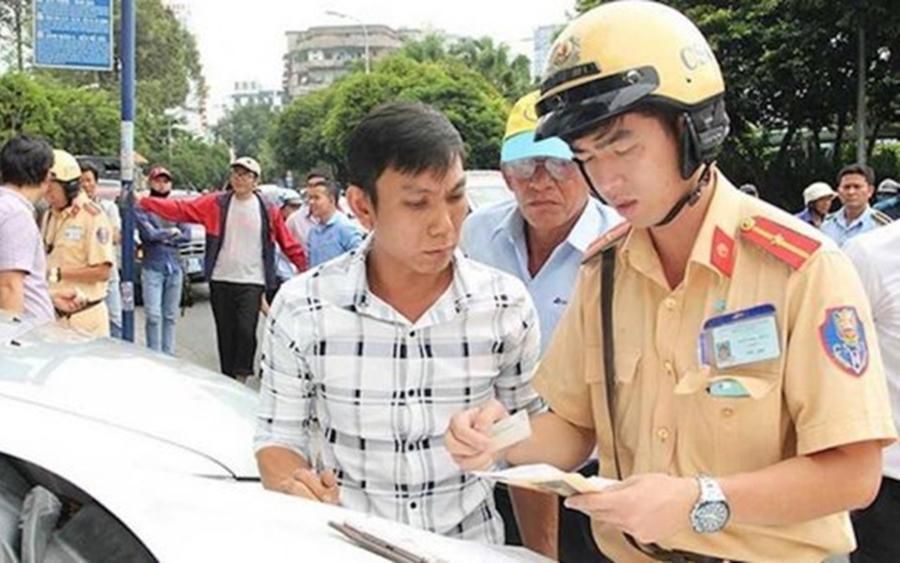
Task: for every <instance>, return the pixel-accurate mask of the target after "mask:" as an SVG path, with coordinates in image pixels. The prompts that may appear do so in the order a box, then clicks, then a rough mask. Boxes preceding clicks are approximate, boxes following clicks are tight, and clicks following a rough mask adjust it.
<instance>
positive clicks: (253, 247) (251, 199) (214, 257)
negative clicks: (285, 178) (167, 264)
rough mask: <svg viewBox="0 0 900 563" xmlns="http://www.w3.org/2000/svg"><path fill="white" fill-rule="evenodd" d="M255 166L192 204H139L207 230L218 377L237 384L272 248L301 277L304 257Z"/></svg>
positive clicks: (249, 363)
mask: <svg viewBox="0 0 900 563" xmlns="http://www.w3.org/2000/svg"><path fill="white" fill-rule="evenodd" d="M259 177H260V166H259V163H258V162H257V161H256V160H254V159H252V158H250V157H246V156H244V157H241V158H238V159H237V160H235V161H234V162H232V163H231V177H230V179H229V184H228V185H229V188H230V189H228V190H227V191H225V192H219V193H212V194H208V195H205V196H202V197H199V198H197V199H193V200H189V201H186V200H177V199H159V198H143V199H141V202H140V205H141V208H142V209H144V210H146V211H151V212H153V213H156V214H157V215H159V216H161V217H162V218H164V219H168V220H170V221H177V222H187V223H200V224H202V225H203V226H204V227H206V262H205V265H204V267H205V271H206V279H207V280H209V290H210V301H211V302H212V309H213V316H214V318H215V321H216V338H217V340H218V346H219V365H220V366H221V369H222V373H224V374H226V375H229V376H231V377H233V378H235V379H237V380H239V381H243V380H245V379H246V378H247V376H249V375H252V374H253V357H254V355H255V354H256V323H257V321H258V319H259V308H260V304H261V302H262V296H263V294H264V292H265V291H266V289H274V288H275V285H276V278H275V243H277V244H278V246H279V247H280V248H281V251H282V252H283V253H284V254H285V256H287V257H288V259H289V260H290V261H291V262H293V263H294V265H295V266H297V269H298V270H299V271H301V272H302V271H303V270H305V269H306V266H307V261H306V253H305V251H304V250H303V247H302V246H300V245H299V244H298V243H297V242H296V241H295V240H294V239H293V237H291V235H290V233H289V232H288V230H287V227H286V226H285V224H284V219H283V218H282V216H281V214H280V213H279V212H278V209H276V208H275V207H274V206H272V205H271V204H270V203H268V202H267V201H266V200H265V199H263V198H262V197H261V196H260V195H259V194H258V193H257V191H256V187H257V184H258V182H259Z"/></svg>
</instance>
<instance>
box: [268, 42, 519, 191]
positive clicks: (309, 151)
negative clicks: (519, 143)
mask: <svg viewBox="0 0 900 563" xmlns="http://www.w3.org/2000/svg"><path fill="white" fill-rule="evenodd" d="M396 100H409V101H414V100H415V101H421V102H423V103H426V104H429V105H432V106H434V107H435V108H437V109H439V110H441V111H443V112H444V113H445V114H446V115H447V117H448V118H449V119H450V121H451V122H452V123H453V124H454V126H456V128H457V129H458V130H459V131H460V133H461V135H462V138H463V141H464V142H465V144H466V149H467V152H468V162H467V166H468V167H469V168H495V167H496V165H497V162H498V161H499V154H500V142H501V139H502V136H503V128H504V124H505V122H506V115H507V112H508V110H509V104H508V102H507V101H506V100H505V99H504V98H503V96H502V95H501V94H500V93H499V92H498V91H497V90H496V88H494V86H493V85H492V84H490V83H489V82H488V81H487V80H486V79H485V78H484V77H483V76H482V75H480V74H478V73H477V72H475V71H473V70H471V69H469V68H467V67H466V66H465V65H464V64H463V63H461V62H460V61H457V60H455V59H453V58H447V59H441V60H427V61H418V60H415V59H413V58H411V57H410V56H408V55H407V54H406V53H402V52H401V53H397V54H394V55H392V56H390V57H387V58H385V59H382V60H381V61H379V62H378V63H377V64H376V66H375V68H374V69H373V72H372V73H371V74H363V73H357V74H352V75H350V76H348V77H346V78H345V79H343V80H341V81H339V82H338V83H336V84H335V85H333V86H332V87H331V88H329V89H327V90H324V91H320V92H316V93H314V94H310V95H308V96H304V97H301V98H298V99H297V100H295V101H294V102H293V103H292V104H291V105H290V106H289V107H288V108H287V109H286V110H285V111H283V112H282V113H281V115H280V117H279V119H278V122H277V124H276V126H275V128H274V130H273V134H272V136H271V138H270V140H271V144H272V147H273V149H274V154H275V156H276V158H277V160H278V162H279V164H281V165H282V166H284V167H285V168H288V169H293V170H295V171H297V172H299V173H301V174H302V173H303V172H305V171H307V170H309V169H310V168H313V167H316V166H321V165H326V166H329V167H330V168H331V169H333V170H335V171H336V172H337V174H338V176H339V177H345V175H346V154H347V146H348V143H349V139H350V136H351V134H352V132H353V130H354V128H355V127H356V125H357V124H358V123H359V122H360V121H361V120H362V119H363V117H364V116H365V115H366V114H367V113H369V112H370V111H371V110H372V109H374V108H375V107H377V106H379V105H381V104H383V103H386V102H390V101H396Z"/></svg>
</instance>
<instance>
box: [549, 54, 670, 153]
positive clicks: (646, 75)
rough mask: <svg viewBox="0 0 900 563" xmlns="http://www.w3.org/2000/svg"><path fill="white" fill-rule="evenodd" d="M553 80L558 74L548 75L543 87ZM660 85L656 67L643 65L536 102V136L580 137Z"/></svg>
mask: <svg viewBox="0 0 900 563" xmlns="http://www.w3.org/2000/svg"><path fill="white" fill-rule="evenodd" d="M554 83H557V84H558V83H559V77H558V76H554V77H551V78H550V79H548V80H547V82H545V85H544V87H543V89H545V90H549V89H551V88H552V87H553V84H554ZM658 87H659V74H657V72H656V70H655V69H654V68H653V67H641V68H637V69H631V70H627V71H624V72H621V73H619V74H614V75H612V76H607V77H605V78H601V79H599V80H593V81H590V82H586V83H584V84H581V85H579V86H576V87H574V88H571V89H569V90H565V91H563V92H559V93H558V94H554V95H552V96H550V97H548V98H546V99H544V100H542V101H540V102H539V103H538V104H537V113H538V115H539V116H540V121H539V122H538V126H537V131H536V132H535V139H536V140H542V139H546V138H548V137H561V138H563V139H565V140H567V141H569V140H572V139H574V138H577V137H578V136H579V134H581V133H584V132H585V131H587V130H589V129H592V128H593V127H595V126H596V125H598V124H599V123H601V122H602V121H604V120H606V119H609V118H611V117H614V116H616V115H619V114H622V113H625V112H626V111H628V110H630V109H632V108H633V107H634V106H635V105H637V103H638V102H640V101H641V100H643V99H645V98H647V96H649V95H650V94H651V93H653V91H654V90H656V89H657V88H658Z"/></svg>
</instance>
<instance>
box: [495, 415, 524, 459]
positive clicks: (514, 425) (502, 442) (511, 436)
mask: <svg viewBox="0 0 900 563" xmlns="http://www.w3.org/2000/svg"><path fill="white" fill-rule="evenodd" d="M530 436H531V422H530V421H529V419H528V411H526V410H520V411H519V412H517V413H516V414H514V415H512V416H509V417H506V418H504V419H502V420H498V421H497V422H496V423H494V426H493V428H491V447H492V449H493V451H498V450H502V449H505V448H508V447H510V446H512V445H513V444H517V443H519V442H521V441H522V440H526V439H528V438H529V437H530Z"/></svg>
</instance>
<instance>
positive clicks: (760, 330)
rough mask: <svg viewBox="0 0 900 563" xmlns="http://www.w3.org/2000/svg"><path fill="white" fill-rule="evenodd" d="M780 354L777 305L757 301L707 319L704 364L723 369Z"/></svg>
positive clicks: (702, 340) (702, 337) (702, 335)
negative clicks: (752, 305) (761, 303)
mask: <svg viewBox="0 0 900 563" xmlns="http://www.w3.org/2000/svg"><path fill="white" fill-rule="evenodd" d="M780 356H781V339H780V338H779V336H778V322H777V320H776V318H775V307H774V306H773V305H770V304H767V305H757V306H756V307H751V308H749V309H744V310H743V311H736V312H734V313H729V314H727V315H721V316H718V317H713V318H711V319H709V320H707V321H706V322H705V323H703V331H702V332H701V333H700V358H701V362H702V363H703V364H704V365H709V366H714V367H715V368H716V369H717V370H720V371H721V370H725V369H729V368H733V367H737V366H743V365H747V364H753V363H756V362H763V361H766V360H773V359H775V358H778V357H780Z"/></svg>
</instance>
